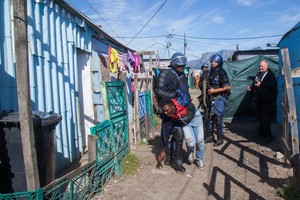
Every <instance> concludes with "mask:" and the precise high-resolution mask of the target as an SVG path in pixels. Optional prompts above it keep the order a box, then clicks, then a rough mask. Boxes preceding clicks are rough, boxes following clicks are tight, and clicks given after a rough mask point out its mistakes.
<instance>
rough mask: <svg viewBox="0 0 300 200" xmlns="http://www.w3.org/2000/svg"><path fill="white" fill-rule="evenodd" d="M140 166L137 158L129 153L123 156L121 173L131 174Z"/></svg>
mask: <svg viewBox="0 0 300 200" xmlns="http://www.w3.org/2000/svg"><path fill="white" fill-rule="evenodd" d="M139 168H140V161H139V159H138V158H137V157H136V156H135V155H134V154H132V153H129V154H127V155H126V156H125V158H124V160H123V162H122V172H123V175H125V176H128V175H133V174H135V173H136V172H137V170H138V169H139Z"/></svg>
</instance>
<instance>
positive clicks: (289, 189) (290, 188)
mask: <svg viewBox="0 0 300 200" xmlns="http://www.w3.org/2000/svg"><path fill="white" fill-rule="evenodd" d="M277 195H278V196H280V197H282V198H284V199H287V200H296V199H299V198H300V193H299V190H297V188H296V187H295V186H294V185H293V184H291V183H289V184H283V185H282V186H281V187H280V188H278V189H277Z"/></svg>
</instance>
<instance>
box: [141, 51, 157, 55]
mask: <svg viewBox="0 0 300 200" xmlns="http://www.w3.org/2000/svg"><path fill="white" fill-rule="evenodd" d="M137 53H138V54H140V55H154V54H155V51H137Z"/></svg>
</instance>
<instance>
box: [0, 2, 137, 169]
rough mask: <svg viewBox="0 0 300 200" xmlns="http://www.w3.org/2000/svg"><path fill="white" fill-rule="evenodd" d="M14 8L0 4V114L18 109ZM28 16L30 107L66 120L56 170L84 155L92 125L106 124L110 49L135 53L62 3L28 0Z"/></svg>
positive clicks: (59, 136)
mask: <svg viewBox="0 0 300 200" xmlns="http://www.w3.org/2000/svg"><path fill="white" fill-rule="evenodd" d="M12 9H13V8H12V1H11V0H7V1H0V24H1V26H0V42H1V44H2V45H1V47H0V93H1V95H0V112H1V113H3V112H11V111H13V112H16V111H18V101H17V86H16V74H15V64H14V37H13V16H12ZM27 13H28V40H29V41H28V42H29V71H30V92H31V102H32V109H33V110H37V111H42V112H45V113H49V112H53V113H58V114H59V115H61V116H62V121H61V122H60V123H59V124H58V125H57V127H56V143H57V155H56V171H57V172H58V171H61V170H62V169H63V168H64V167H66V166H68V165H69V164H70V163H72V162H73V161H75V160H77V159H79V158H80V157H81V156H82V154H83V151H84V147H85V146H86V145H87V140H86V138H87V135H88V134H89V131H90V127H91V126H93V125H94V124H96V123H97V122H102V121H104V120H105V114H104V108H103V102H102V96H101V90H100V84H101V83H102V82H105V81H111V80H115V78H114V76H116V75H115V74H114V75H112V74H111V73H110V72H109V69H108V64H107V63H108V60H107V59H108V55H107V54H108V46H111V47H113V48H115V49H116V50H117V51H118V52H127V51H128V50H130V51H132V50H131V49H129V48H127V47H125V46H124V45H122V44H121V43H119V42H118V41H116V40H114V39H113V38H112V37H110V36H109V35H107V34H106V33H105V32H103V31H102V30H101V29H100V28H99V27H98V26H96V25H95V24H93V23H92V22H91V21H90V20H89V19H88V18H87V17H85V16H84V15H82V14H81V13H80V12H78V11H77V10H75V9H74V8H72V7H71V6H69V5H68V4H67V3H65V2H64V1H58V0H47V1H36V0H28V1H27ZM128 80H130V79H128ZM128 91H129V89H128ZM129 103H130V102H129ZM131 105H132V104H131ZM129 110H130V111H131V112H132V109H129ZM130 116H132V114H131V115H130ZM130 116H129V117H130Z"/></svg>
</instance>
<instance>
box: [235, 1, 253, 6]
mask: <svg viewBox="0 0 300 200" xmlns="http://www.w3.org/2000/svg"><path fill="white" fill-rule="evenodd" d="M255 2H256V0H237V3H238V4H241V5H243V6H252V5H254V4H255Z"/></svg>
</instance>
